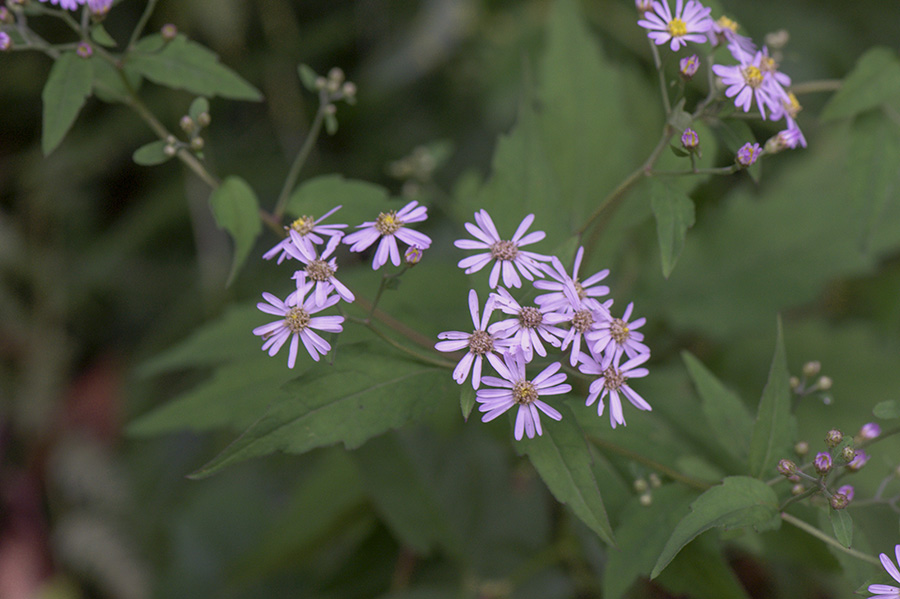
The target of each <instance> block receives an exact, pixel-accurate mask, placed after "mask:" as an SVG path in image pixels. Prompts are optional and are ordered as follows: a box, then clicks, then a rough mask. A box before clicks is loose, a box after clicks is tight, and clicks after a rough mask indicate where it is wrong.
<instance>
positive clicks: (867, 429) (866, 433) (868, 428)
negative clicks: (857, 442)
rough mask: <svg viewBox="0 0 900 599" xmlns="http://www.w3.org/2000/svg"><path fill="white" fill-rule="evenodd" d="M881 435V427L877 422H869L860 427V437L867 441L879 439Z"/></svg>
mask: <svg viewBox="0 0 900 599" xmlns="http://www.w3.org/2000/svg"><path fill="white" fill-rule="evenodd" d="M879 435H881V427H880V426H878V423H876V422H867V423H866V424H864V425H862V428H861V429H859V438H860V439H864V440H866V441H871V440H872V439H877V438H878V436H879Z"/></svg>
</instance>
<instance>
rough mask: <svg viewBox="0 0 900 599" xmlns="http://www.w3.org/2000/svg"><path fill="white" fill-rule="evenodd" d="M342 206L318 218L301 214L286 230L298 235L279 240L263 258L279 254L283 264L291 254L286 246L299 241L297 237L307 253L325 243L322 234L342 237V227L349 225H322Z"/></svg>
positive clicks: (268, 258)
mask: <svg viewBox="0 0 900 599" xmlns="http://www.w3.org/2000/svg"><path fill="white" fill-rule="evenodd" d="M340 208H341V207H340V206H335V207H334V208H332V209H331V210H329V211H328V212H326V213H325V214H324V215H322V216H321V217H319V218H318V219H316V218H313V217H312V216H301V217H300V218H298V219H297V220H295V221H294V222H292V223H291V224H290V225H289V226H287V227H285V230H286V231H288V233H290V232H291V231H293V232H295V233H297V235H296V236H292V235H288V236H287V237H285V238H284V239H282V240H281V241H279V242H278V243H277V244H276V245H275V247H273V248H272V249H271V250H269V251H268V252H266V253H265V254H263V258H265V259H266V260H271V259H272V258H274V257H275V256H278V264H281V263H282V262H283V261H284V259H285V258H288V257H289V255H288V253H287V251H286V250H285V248H286V247H287V246H288V245H290V244H292V243H295V244H296V243H297V242H296V241H294V240H295V239H299V240H300V241H299V244H298V247H300V246H303V247H304V248H305V249H306V251H307V253H315V251H316V250H315V246H316V245H321V244H322V243H324V241H325V240H324V239H323V238H322V237H320V235H324V236H326V237H329V238H334V237H340V236H341V235H343V234H344V232H343V231H341V229H343V228H345V227H346V226H347V225H320V224H319V223H321V222H322V221H323V220H325V219H326V218H328V217H329V216H331V215H332V214H334V213H335V212H337V211H338V210H340Z"/></svg>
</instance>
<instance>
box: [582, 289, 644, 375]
mask: <svg viewBox="0 0 900 599" xmlns="http://www.w3.org/2000/svg"><path fill="white" fill-rule="evenodd" d="M633 309H634V302H631V303H629V304H628V307H626V308H625V313H624V314H623V315H622V318H608V319H604V320H602V321H600V322H599V323H597V325H596V326H595V327H594V328H593V329H592V330H590V331H588V332H587V334H586V335H585V337H586V338H587V340H588V341H589V342H590V343H591V344H592V345H591V351H592V352H593V353H594V355H597V356H599V355H601V354H603V357H604V359H603V362H602V364H603V366H604V368H605V367H606V366H609V365H610V364H611V363H612V362H618V361H619V359H620V358H621V357H622V354H625V355H626V356H628V357H629V358H634V357H636V356H637V355H638V354H649V353H650V348H649V347H647V346H646V345H644V344H643V343H641V342H642V341H643V340H644V334H643V333H638V332H637V330H636V329H639V328H641V327H642V326H644V323H646V322H647V319H646V318H638V319H635V320H633V321H631V322H628V319H629V318H631V311H632V310H633Z"/></svg>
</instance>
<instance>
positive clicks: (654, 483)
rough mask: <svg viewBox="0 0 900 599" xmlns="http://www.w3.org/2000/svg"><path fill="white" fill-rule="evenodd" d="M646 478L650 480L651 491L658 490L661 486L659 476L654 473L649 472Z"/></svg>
mask: <svg viewBox="0 0 900 599" xmlns="http://www.w3.org/2000/svg"><path fill="white" fill-rule="evenodd" d="M647 478H648V479H650V488H651V489H658V488H660V487H661V486H662V481H661V480H660V479H659V475H658V474H657V473H656V472H651V473H650V475H649V476H648V477H647Z"/></svg>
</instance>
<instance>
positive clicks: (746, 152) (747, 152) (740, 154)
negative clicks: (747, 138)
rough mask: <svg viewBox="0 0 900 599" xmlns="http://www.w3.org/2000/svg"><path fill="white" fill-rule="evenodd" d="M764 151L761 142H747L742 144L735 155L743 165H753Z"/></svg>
mask: <svg viewBox="0 0 900 599" xmlns="http://www.w3.org/2000/svg"><path fill="white" fill-rule="evenodd" d="M761 152H762V148H761V147H760V146H759V144H757V143H754V144H751V143H750V142H747V143H745V144H744V145H742V146H741V148H740V149H739V150H738V151H737V155H736V156H735V160H736V161H737V163H738V164H740V165H741V166H751V165H752V164H753V163H754V162H756V159H757V158H759V155H760V153H761Z"/></svg>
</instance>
